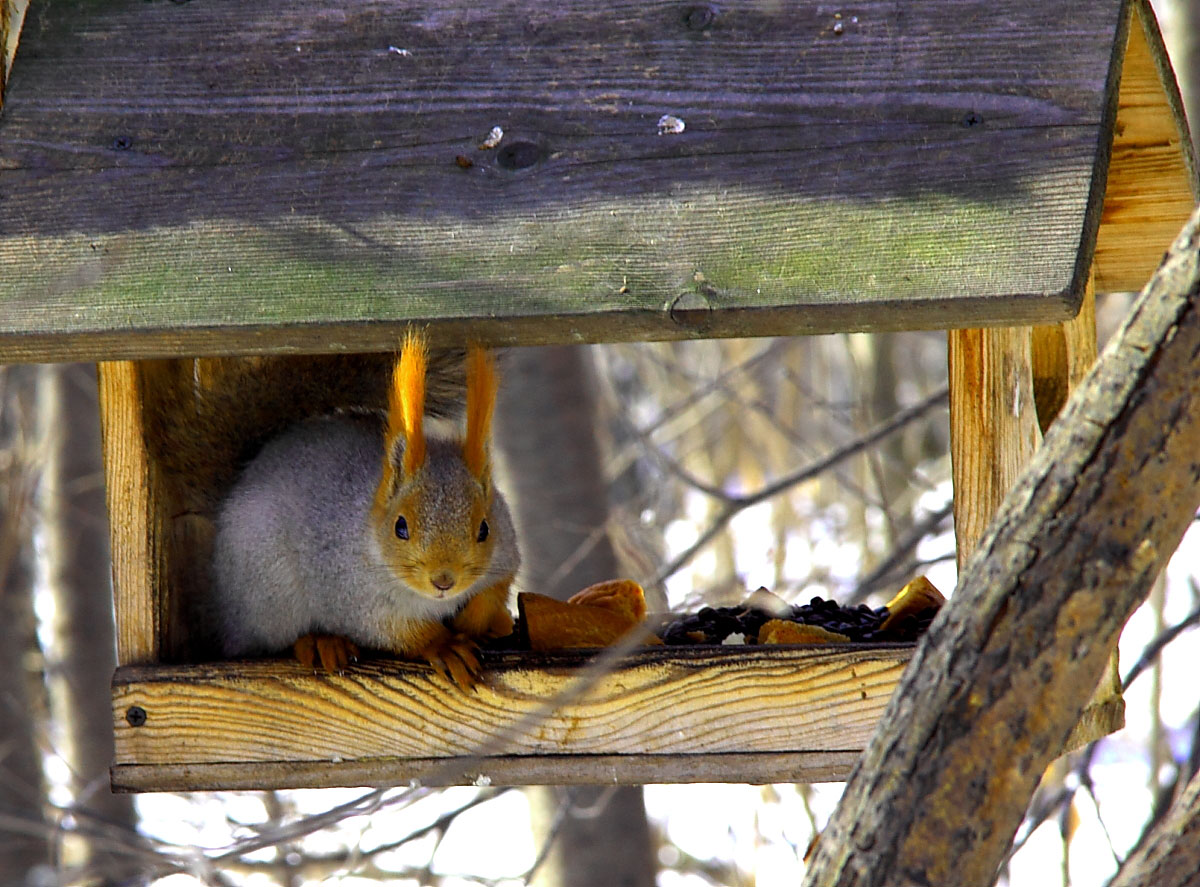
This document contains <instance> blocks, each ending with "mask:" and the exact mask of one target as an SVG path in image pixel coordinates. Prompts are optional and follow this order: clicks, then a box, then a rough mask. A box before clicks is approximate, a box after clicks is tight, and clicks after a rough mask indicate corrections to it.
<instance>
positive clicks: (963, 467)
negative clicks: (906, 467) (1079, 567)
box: [949, 275, 1125, 751]
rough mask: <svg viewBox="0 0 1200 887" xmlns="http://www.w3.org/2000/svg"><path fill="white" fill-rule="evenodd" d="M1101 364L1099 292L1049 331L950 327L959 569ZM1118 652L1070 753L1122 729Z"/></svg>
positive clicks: (1072, 740) (1090, 282)
mask: <svg viewBox="0 0 1200 887" xmlns="http://www.w3.org/2000/svg"><path fill="white" fill-rule="evenodd" d="M1095 360H1096V303H1095V287H1094V285H1093V280H1092V277H1091V276H1090V275H1089V279H1088V285H1087V289H1086V292H1085V295H1084V299H1083V303H1082V305H1081V307H1080V311H1079V314H1078V315H1077V316H1076V317H1074V318H1072V319H1071V320H1067V321H1064V322H1062V323H1058V324H1053V325H1049V326H1041V327H1034V328H1032V329H1030V328H1029V327H1008V328H1001V329H989V330H954V331H951V333H950V339H949V364H950V456H951V463H952V475H953V483H954V528H955V534H956V541H957V548H958V566H959V569H960V570H961V569H962V568H963V566H964V565H965V564H966V562H967V559H968V557H969V556H970V555H971V553H972V552H974V550H975V548H976V547H977V546H978V544H979V540H980V538H981V537H982V536H983V533H984V531H985V530H986V529H987V526H988V525H989V524H990V523H991V520H992V517H993V515H994V514H995V512H996V509H997V508H998V507H999V505H1000V502H1001V501H1002V500H1003V499H1004V497H1005V496H1006V495H1007V494H1008V491H1009V489H1010V488H1011V487H1012V484H1013V481H1014V480H1015V479H1016V477H1017V475H1018V474H1019V473H1020V471H1021V469H1022V468H1023V467H1024V465H1025V464H1026V463H1027V462H1028V461H1029V459H1030V458H1031V457H1032V456H1033V452H1034V450H1035V449H1036V448H1037V446H1038V444H1039V442H1040V439H1041V434H1042V432H1044V431H1045V430H1046V429H1047V428H1049V427H1050V424H1051V423H1052V422H1053V421H1054V418H1055V416H1057V415H1058V412H1059V410H1060V409H1061V408H1062V406H1063V404H1064V403H1065V402H1066V400H1067V398H1068V397H1069V396H1070V393H1071V392H1072V391H1073V390H1074V389H1075V387H1076V386H1077V385H1078V384H1079V382H1080V381H1081V380H1082V379H1083V377H1084V376H1085V375H1086V374H1087V371H1088V370H1089V369H1090V368H1091V366H1092V364H1093V363H1095ZM1124 720H1125V704H1124V700H1123V699H1122V698H1121V684H1120V676H1119V674H1118V671H1117V655H1116V651H1114V652H1113V656H1112V662H1111V668H1110V669H1109V671H1108V672H1107V674H1106V675H1105V678H1104V680H1103V681H1102V682H1101V684H1100V686H1099V687H1097V689H1096V692H1095V694H1094V695H1093V697H1092V701H1091V702H1090V703H1089V704H1088V707H1087V708H1086V709H1085V710H1084V712H1083V715H1082V717H1081V718H1080V721H1079V723H1078V724H1077V725H1076V727H1075V729H1074V730H1073V731H1072V733H1071V736H1070V737H1069V738H1068V740H1067V743H1066V746H1065V749H1064V750H1066V751H1070V750H1073V749H1075V748H1078V747H1080V746H1081V745H1084V744H1086V743H1087V742H1091V741H1092V740H1094V739H1098V738H1099V737H1101V736H1105V735H1107V734H1109V733H1112V732H1113V731H1115V730H1119V729H1120V728H1121V727H1122V726H1123V725H1124Z"/></svg>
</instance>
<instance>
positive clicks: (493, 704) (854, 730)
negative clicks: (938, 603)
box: [113, 645, 912, 789]
mask: <svg viewBox="0 0 1200 887" xmlns="http://www.w3.org/2000/svg"><path fill="white" fill-rule="evenodd" d="M911 652H912V646H911V645H870V646H868V645H856V646H839V647H836V648H834V647H809V648H782V647H781V648H769V649H746V650H744V651H733V650H730V649H717V650H711V649H707V650H702V649H679V648H672V649H667V650H664V649H654V650H646V651H639V652H637V653H635V654H633V655H632V656H630V657H629V659H628V660H626V661H625V662H623V663H622V664H621V665H620V666H619V667H618V668H617V669H616V670H615V671H613V672H611V673H609V674H606V675H604V676H603V677H602V678H600V680H599V681H598V682H597V684H596V685H595V686H594V687H593V688H591V689H590V690H588V691H587V692H586V693H585V694H584V695H583V696H581V697H579V698H576V699H568V700H567V701H565V702H563V703H561V704H557V705H556V704H555V703H554V700H555V698H556V697H557V696H559V694H561V693H563V692H564V691H566V690H568V689H569V688H570V687H571V685H572V684H573V683H574V682H575V681H576V679H577V675H578V670H577V667H578V665H579V664H580V662H581V657H580V656H579V655H571V654H562V655H543V656H540V657H539V656H533V655H531V654H524V655H516V654H512V655H506V656H498V657H492V658H491V659H490V660H489V661H490V662H491V666H490V667H489V670H488V680H487V682H486V683H485V684H484V685H483V686H481V687H480V688H479V689H478V690H477V691H476V692H475V693H472V694H464V693H461V692H460V691H457V690H456V689H455V688H453V687H452V686H451V685H449V684H447V683H446V682H445V681H444V680H442V679H441V678H438V677H436V676H433V675H432V674H431V673H430V671H429V669H428V668H425V667H423V666H418V665H415V664H410V663H405V662H400V661H393V660H386V661H385V660H376V661H371V662H367V663H363V664H360V665H358V666H355V667H354V668H352V669H350V670H348V671H347V672H346V673H345V674H344V675H313V674H312V673H311V672H309V671H306V670H305V669H303V668H302V667H300V666H299V665H298V664H296V663H294V662H274V661H272V662H253V663H227V664H214V665H197V666H171V667H126V668H121V669H118V671H117V673H116V676H115V677H114V680H113V721H114V725H115V731H116V746H117V751H116V770H114V774H120V773H122V772H125V773H127V774H128V775H126V776H125V777H123V779H124V782H122V783H121V784H123V785H124V786H125V787H128V788H137V789H143V788H152V787H158V783H157V781H156V780H157V776H156V774H161V776H162V778H163V780H164V782H163V786H164V787H165V786H166V785H168V784H171V785H182V784H186V781H187V780H188V779H189V778H191V776H190V774H196V775H197V778H200V779H201V780H202V781H201V783H200V784H196V785H193V786H192V787H201V785H214V784H215V781H216V780H224V779H233V780H235V783H234V784H241V783H242V782H244V783H245V784H251V783H253V784H255V785H257V786H259V787H265V786H264V784H263V783H262V782H260V781H259V780H260V779H268V778H269V779H270V780H272V781H271V782H269V783H267V784H268V785H290V784H293V783H294V784H297V785H316V784H330V785H332V784H343V783H344V782H346V781H349V782H352V783H358V782H361V781H362V779H363V777H364V776H365V775H367V774H368V770H369V772H371V773H375V772H378V775H377V776H376V777H375V779H368V780H367V781H368V782H371V781H375V780H376V779H384V774H389V773H391V774H395V773H399V772H403V773H405V774H410V775H409V777H408V778H418V779H421V780H422V781H429V782H430V783H431V784H432V783H436V782H453V781H460V780H462V779H464V778H467V775H469V774H472V773H474V774H478V773H479V772H483V773H485V774H487V775H492V776H493V778H494V779H495V778H501V779H507V778H510V777H504V776H502V775H501V776H499V777H497V776H496V775H495V774H503V773H505V772H509V773H511V774H512V776H511V778H513V779H517V778H520V779H521V780H526V779H531V778H533V777H534V775H535V774H540V775H538V776H537V778H538V779H546V780H548V781H555V782H558V781H574V780H575V779H576V778H578V779H580V780H581V781H585V782H587V781H628V782H639V781H643V780H644V778H645V777H646V775H647V773H648V772H649V771H648V770H647V768H648V767H649V765H650V764H651V763H653V761H654V760H655V758H654V757H653V756H660V755H670V756H678V758H679V760H678V761H677V762H676V763H675V765H674V767H673V769H672V768H667V769H665V770H664V773H663V774H662V775H663V777H664V778H666V777H668V776H670V775H671V774H672V773H673V774H674V777H673V778H678V779H681V780H682V779H685V778H690V779H698V778H707V777H708V771H707V770H702V769H700V768H701V767H707V766H708V764H710V763H712V762H713V761H714V760H716V759H715V758H713V757H712V756H715V755H716V756H726V755H729V756H732V757H730V758H729V764H728V766H724V765H723V766H722V768H718V769H717V770H715V771H714V772H713V774H712V776H713V778H721V779H730V780H736V781H754V780H764V779H768V778H773V776H772V775H771V774H773V773H778V772H785V773H789V772H792V770H794V769H796V768H799V769H800V770H811V771H812V772H813V773H814V774H816V773H818V772H819V773H820V774H821V775H822V777H823V778H840V777H844V775H845V773H846V772H847V771H846V770H841V769H838V768H840V767H841V766H842V765H843V764H845V763H846V760H847V759H846V758H845V756H844V755H843V754H842V753H844V752H852V751H853V750H854V749H857V748H860V747H861V746H862V744H863V742H864V741H865V740H866V738H867V737H868V736H869V735H870V733H871V731H872V730H873V729H874V725H875V720H876V718H877V717H878V714H879V712H880V711H881V710H882V708H883V706H884V705H886V703H887V698H888V696H889V694H890V693H891V689H892V687H893V685H894V684H895V681H896V680H897V679H898V678H899V676H900V672H901V671H902V669H903V667H904V665H905V663H906V662H907V660H908V658H909V656H910V655H911ZM547 707H548V708H549V710H548V711H545V715H544V717H541V716H536V717H535V715H539V714H540V713H541V712H543V710H544V709H546V708H547ZM135 724H136V726H135ZM481 751H482V752H483V757H482V759H481V760H474V761H469V760H464V759H465V758H471V757H473V756H474V755H476V754H477V753H480V752H481ZM801 752H803V753H812V754H816V755H817V756H816V757H815V758H808V759H805V760H796V761H793V762H792V763H790V764H787V765H786V766H784V763H783V762H784V759H783V758H780V757H777V756H774V755H776V754H788V755H791V754H794V753H801ZM531 755H535V756H547V758H546V761H547V762H550V763H542V764H535V763H530V762H524V763H522V764H520V765H519V766H518V765H516V764H512V763H511V762H510V763H509V764H507V765H506V764H504V762H503V761H500V762H499V763H498V764H497V766H496V767H495V768H493V767H492V763H493V760H492V759H494V758H500V759H506V758H514V757H515V758H524V757H528V756H531ZM625 755H632V756H635V757H634V759H633V760H632V761H631V762H630V768H629V769H628V770H623V769H622V767H623V764H624V762H625V758H624V756H625ZM692 755H697V756H701V757H697V758H695V759H693V758H692V757H691V756H692ZM742 755H756V756H759V757H751V758H744V759H743V758H741V756H742ZM763 755H765V757H762V756H763ZM564 756H569V757H564ZM401 758H404V759H412V760H406V761H401V760H399V759H401ZM430 761H432V765H431V766H426V764H428V763H429V762H430ZM689 761H690V762H692V763H693V764H694V765H695V768H694V769H691V770H689V769H688V767H687V765H686V762H689ZM739 761H741V765H744V766H741V765H739V763H738V762H739ZM294 762H299V763H304V762H308V763H309V764H312V763H314V762H322V768H324V767H326V766H327V767H329V769H328V770H327V771H326V770H324V769H322V768H316V769H314V768H313V767H308V766H298V767H296V768H295V769H293V768H292V767H291V766H290V765H291V764H292V763H294ZM376 762H378V763H379V765H380V767H381V768H382V769H380V770H379V771H375V770H374V769H373V768H374V766H375V764H376ZM445 762H448V763H449V765H450V766H448V767H446V768H441V766H440V765H441V763H445ZM264 765H267V766H264ZM343 765H346V766H345V767H343ZM559 765H561V767H560V766H559ZM506 766H507V767H509V768H510V769H509V770H505V769H504V768H505V767H506ZM780 766H784V769H783V770H782V771H780V770H777V769H775V768H778V767H780ZM125 767H136V769H131V770H127V771H124V770H122V768H125ZM197 768H198V769H197ZM206 768H207V769H206ZM339 768H342V769H340V770H339ZM789 768H791V769H789ZM205 774H207V775H205ZM323 774H324V775H323ZM556 774H557V775H556ZM589 774H590V775H589ZM471 778H473V776H472V777H471ZM205 779H207V780H212V781H210V782H203V780H205Z"/></svg>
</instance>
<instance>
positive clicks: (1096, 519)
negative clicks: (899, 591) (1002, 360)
mask: <svg viewBox="0 0 1200 887" xmlns="http://www.w3.org/2000/svg"><path fill="white" fill-rule="evenodd" d="M1198 231H1200V212H1198V213H1197V214H1194V215H1193V216H1192V218H1191V220H1189V222H1188V225H1187V227H1185V229H1184V231H1183V233H1182V234H1181V235H1180V237H1179V238H1178V239H1177V240H1176V242H1175V244H1174V245H1173V246H1172V249H1171V252H1170V254H1169V255H1168V257H1167V259H1166V261H1165V262H1164V263H1163V265H1162V267H1160V268H1159V270H1158V271H1157V272H1156V273H1155V275H1154V277H1153V278H1152V279H1151V281H1150V283H1149V284H1147V286H1146V288H1145V289H1144V290H1143V292H1142V295H1141V296H1140V297H1139V299H1138V301H1137V302H1136V303H1135V305H1134V307H1133V309H1132V311H1131V312H1130V316H1129V318H1128V319H1127V320H1126V322H1125V324H1124V325H1123V327H1122V328H1121V330H1120V331H1119V332H1118V334H1117V335H1116V336H1115V337H1114V339H1113V341H1112V343H1111V344H1110V345H1109V347H1108V348H1107V349H1106V351H1105V354H1104V356H1103V357H1102V358H1101V359H1100V361H1099V362H1098V363H1097V365H1096V366H1095V367H1094V368H1093V370H1092V371H1091V372H1090V373H1089V374H1088V377H1087V378H1086V379H1085V380H1084V382H1083V383H1082V384H1081V385H1080V387H1079V389H1078V390H1077V391H1076V392H1075V394H1074V395H1073V396H1072V398H1071V400H1070V402H1069V403H1068V405H1067V407H1066V409H1065V410H1064V411H1063V414H1062V415H1061V416H1060V417H1059V419H1058V420H1057V421H1056V422H1055V423H1054V425H1053V426H1052V427H1051V429H1050V431H1049V433H1048V434H1047V436H1046V440H1045V442H1044V444H1043V446H1042V449H1041V450H1040V451H1039V452H1038V453H1037V454H1036V455H1035V457H1034V459H1033V461H1032V462H1031V463H1030V465H1029V466H1028V468H1027V469H1026V470H1025V471H1024V472H1023V473H1022V475H1021V477H1020V479H1019V480H1018V482H1017V484H1016V486H1015V488H1014V489H1013V490H1012V492H1011V493H1010V494H1009V496H1008V497H1007V498H1006V499H1005V501H1004V503H1003V505H1002V506H1001V508H1000V510H999V512H998V513H997V515H996V519H995V520H994V521H993V523H992V525H991V527H990V528H989V529H988V531H987V533H986V534H985V535H984V538H983V539H982V541H981V542H980V545H979V547H978V549H977V551H976V553H975V555H974V556H973V557H972V558H971V560H970V561H969V562H968V563H967V565H966V568H965V569H964V571H963V575H962V579H961V580H960V582H959V587H958V589H957V591H956V592H955V594H954V595H953V597H952V598H951V599H950V602H949V604H948V605H947V606H946V607H944V608H943V609H942V611H941V613H940V614H939V615H938V617H937V618H936V619H935V620H934V623H933V625H932V626H931V627H930V629H929V632H928V633H927V634H926V636H925V638H924V640H923V641H922V642H921V644H920V645H919V646H918V648H917V651H916V653H915V655H914V656H913V659H912V661H911V662H910V664H909V666H908V668H907V669H906V671H905V674H904V676H903V678H902V679H901V681H900V684H899V686H898V687H897V688H896V691H895V692H894V693H893V695H892V698H891V701H890V702H889V705H888V708H887V711H886V712H885V713H884V715H883V717H882V718H881V719H880V722H879V728H878V729H877V730H876V733H875V736H874V737H873V738H872V740H871V742H870V744H869V745H868V747H867V749H866V751H865V752H864V753H863V757H862V759H861V760H860V761H859V764H858V766H857V767H856V768H855V771H854V773H853V774H852V775H851V778H850V782H849V783H848V785H847V787H846V791H845V793H844V794H843V796H842V799H841V802H840V803H839V805H838V808H837V811H836V812H835V814H834V816H833V818H832V819H831V820H830V823H829V826H828V828H827V829H826V832H825V834H824V835H823V837H822V840H821V842H820V846H819V848H818V850H817V853H816V856H815V858H814V859H813V862H812V866H811V867H810V869H809V871H808V875H807V878H806V881H805V883H806V884H808V885H832V884H843V885H851V884H866V883H870V884H872V885H879V887H882V885H900V884H905V885H907V884H914V883H916V884H948V883H954V884H960V885H963V887H970V885H986V884H990V883H992V881H993V879H994V878H995V875H996V871H997V867H998V866H999V864H1000V862H1001V861H1002V860H1003V858H1004V853H1005V850H1006V848H1007V847H1008V845H1009V843H1010V842H1011V841H1012V837H1013V834H1014V833H1015V831H1016V829H1017V826H1018V825H1019V824H1020V821H1021V816H1022V813H1023V812H1024V810H1025V807H1026V805H1027V804H1028V802H1029V798H1030V797H1031V795H1032V793H1033V790H1034V788H1035V787H1036V785H1037V782H1038V779H1039V777H1040V776H1041V774H1042V772H1043V770H1044V769H1045V767H1046V765H1047V764H1048V763H1049V762H1050V761H1051V760H1052V759H1053V758H1054V757H1055V756H1056V755H1057V754H1058V753H1059V752H1060V750H1061V749H1062V745H1063V742H1064V741H1065V740H1066V738H1067V736H1068V734H1069V733H1070V731H1071V728H1072V727H1073V726H1074V724H1075V723H1076V721H1077V720H1078V718H1079V715H1080V712H1081V711H1082V710H1083V708H1084V706H1085V705H1086V703H1087V701H1088V698H1089V696H1090V694H1091V693H1092V691H1093V690H1094V688H1095V687H1096V684H1097V683H1098V681H1099V680H1100V677H1101V675H1102V673H1103V671H1104V668H1105V667H1106V665H1107V663H1108V657H1109V654H1110V652H1111V650H1112V648H1113V645H1114V644H1115V643H1116V639H1117V636H1118V634H1119V633H1120V630H1121V627H1122V626H1123V625H1124V623H1125V621H1126V619H1127V618H1128V617H1129V615H1130V614H1131V613H1132V612H1133V610H1134V609H1135V608H1136V607H1137V605H1138V604H1140V603H1141V601H1142V600H1143V599H1144V598H1145V596H1146V595H1147V594H1148V592H1149V589H1150V585H1151V583H1152V582H1153V580H1154V577H1155V576H1156V575H1157V573H1158V571H1159V570H1160V569H1161V567H1162V566H1163V564H1164V563H1165V562H1166V560H1167V558H1168V556H1169V555H1170V553H1171V552H1172V551H1173V550H1174V549H1175V547H1176V546H1177V545H1178V543H1179V540H1180V538H1181V537H1182V536H1183V532H1184V530H1185V529H1186V528H1187V526H1188V524H1190V523H1191V520H1192V516H1193V514H1194V513H1195V511H1196V506H1197V501H1198V499H1200V456H1198V454H1200V373H1197V372H1196V368H1197V366H1200V267H1198V265H1200V233H1198Z"/></svg>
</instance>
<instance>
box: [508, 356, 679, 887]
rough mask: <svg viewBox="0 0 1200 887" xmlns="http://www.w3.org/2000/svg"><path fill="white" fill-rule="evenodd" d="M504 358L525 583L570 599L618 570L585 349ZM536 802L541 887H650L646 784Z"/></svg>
mask: <svg viewBox="0 0 1200 887" xmlns="http://www.w3.org/2000/svg"><path fill="white" fill-rule="evenodd" d="M508 358H509V360H508V362H506V364H505V366H504V383H503V385H502V391H503V392H504V395H502V401H503V402H502V403H501V404H500V408H499V409H498V410H497V431H498V437H499V439H500V441H501V443H502V444H503V447H504V453H505V459H506V463H505V464H506V467H507V468H508V472H507V474H508V478H507V484H506V490H508V491H509V494H510V496H511V499H512V504H513V510H514V513H515V515H516V519H517V525H518V527H520V531H521V539H522V544H523V548H524V550H523V554H524V557H525V563H524V564H523V566H522V575H523V577H524V578H523V579H522V583H521V584H522V586H523V587H524V588H527V589H529V590H531V591H538V592H541V593H543V594H550V595H553V596H555V597H558V598H560V599H561V598H567V597H570V596H571V595H572V594H574V593H575V592H577V591H579V590H580V589H582V588H585V587H586V586H588V585H590V584H592V583H593V582H599V581H602V580H605V579H612V578H614V577H615V576H616V573H617V561H616V557H615V555H614V554H613V549H612V545H611V544H610V542H609V539H608V536H607V534H606V533H605V529H604V527H605V523H606V521H607V520H608V499H607V497H608V490H607V485H606V483H605V476H604V470H603V464H602V461H601V456H600V448H599V446H598V444H597V442H596V439H597V434H596V427H595V395H594V391H593V381H592V378H591V363H590V360H589V359H588V353H587V352H586V351H585V350H584V349H582V348H572V347H555V348H527V349H521V350H518V351H514V352H512V353H511V354H509V355H508ZM531 800H532V802H533V804H534V807H535V811H536V812H535V830H537V831H540V832H541V834H540V835H539V837H540V838H541V839H542V840H553V841H554V843H553V845H552V847H551V849H550V853H549V855H548V856H547V857H546V861H545V863H544V864H543V866H542V868H541V869H540V871H539V873H538V875H537V877H536V878H535V880H534V883H535V884H539V885H566V884H569V885H571V887H591V885H595V887H624V885H628V887H642V885H645V887H652V885H653V884H654V881H655V867H654V850H653V846H652V842H651V837H650V828H649V825H648V823H647V821H646V808H645V804H644V803H643V800H642V790H641V788H637V787H625V788H597V787H592V786H582V787H574V788H569V789H548V788H543V789H537V790H535V791H534V792H533V793H532V797H531ZM560 814H561V815H560ZM538 821H540V823H541V827H540V828H537V824H538ZM556 824H557V834H554V833H553V832H554V827H555V825H556Z"/></svg>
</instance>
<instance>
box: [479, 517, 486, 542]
mask: <svg viewBox="0 0 1200 887" xmlns="http://www.w3.org/2000/svg"><path fill="white" fill-rule="evenodd" d="M487 537H488V525H487V521H480V522H479V538H478V539H477V540H476V541H477V542H483V541H484V540H485V539H487Z"/></svg>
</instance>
